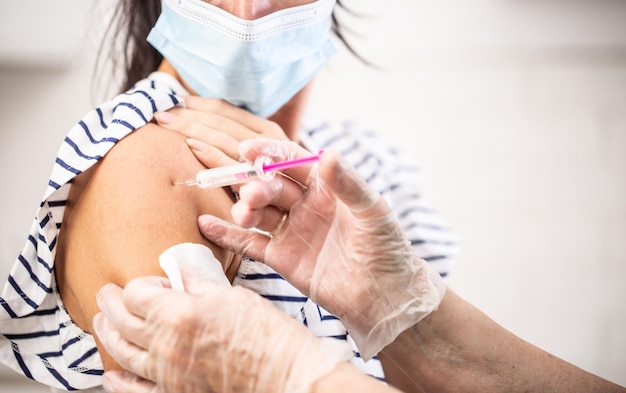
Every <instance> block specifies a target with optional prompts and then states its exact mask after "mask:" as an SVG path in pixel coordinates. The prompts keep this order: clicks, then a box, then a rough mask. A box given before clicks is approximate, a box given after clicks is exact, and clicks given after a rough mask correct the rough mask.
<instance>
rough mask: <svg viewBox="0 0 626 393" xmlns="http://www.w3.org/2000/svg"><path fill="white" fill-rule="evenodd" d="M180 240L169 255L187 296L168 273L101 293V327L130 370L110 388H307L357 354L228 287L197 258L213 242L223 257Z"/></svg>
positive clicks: (264, 391)
mask: <svg viewBox="0 0 626 393" xmlns="http://www.w3.org/2000/svg"><path fill="white" fill-rule="evenodd" d="M174 247H178V248H179V249H177V250H174V252H170V251H171V250H172V249H170V250H168V251H166V253H168V252H169V259H170V260H171V259H172V258H174V259H176V260H177V262H178V267H179V271H180V274H181V278H182V283H183V285H184V287H185V289H186V291H187V293H185V292H183V291H180V290H173V289H171V288H170V281H169V280H168V279H165V278H162V277H143V278H138V279H135V280H133V281H131V282H129V283H128V285H127V286H126V287H125V288H124V289H122V288H120V287H118V286H116V285H113V284H109V285H106V286H104V287H103V288H102V289H101V290H100V292H99V293H98V306H99V307H100V309H101V311H102V312H101V313H100V314H97V315H96V316H95V317H94V328H95V330H96V333H97V335H98V337H99V339H100V341H101V343H102V344H103V345H104V347H105V348H106V350H107V351H108V352H109V353H110V354H111V355H112V356H113V357H114V358H115V359H116V360H117V361H118V363H119V364H120V365H121V366H122V367H123V368H125V369H126V370H128V372H126V371H107V372H106V373H105V374H104V376H103V385H104V387H105V389H106V390H107V391H108V392H125V393H126V392H128V393H148V392H176V393H188V392H203V393H204V392H226V393H227V392H242V391H246V392H257V393H270V392H271V393H274V392H289V393H291V392H307V391H309V388H310V386H311V385H312V384H314V383H315V382H316V381H317V380H318V379H320V378H322V377H323V376H325V375H326V374H328V373H330V372H331V371H332V370H333V369H334V368H335V367H337V365H338V364H339V363H342V362H344V361H345V360H347V359H348V358H349V357H350V356H351V355H352V352H351V351H350V350H349V348H348V346H347V345H346V344H345V343H342V342H340V341H337V340H333V339H319V338H317V337H314V336H313V335H311V334H310V333H309V332H308V330H307V329H306V328H305V327H304V326H303V325H302V324H300V323H299V322H297V321H295V320H293V319H291V318H289V317H288V316H287V315H285V314H283V313H282V312H280V311H279V310H278V309H276V308H275V307H274V306H272V305H271V304H270V303H269V302H268V301H266V300H265V299H263V298H262V297H260V296H258V295H257V294H255V293H253V292H251V291H249V290H247V289H244V288H241V287H235V288H231V287H230V286H229V285H228V281H227V280H226V281H225V282H226V284H224V282H222V283H221V284H219V283H217V282H216V281H214V280H213V279H211V278H210V277H215V270H214V271H213V272H210V271H209V272H206V271H202V269H203V266H209V265H208V264H202V263H200V264H199V263H197V261H198V259H195V261H194V260H193V258H191V259H192V260H191V261H189V260H188V259H189V258H190V255H191V256H193V255H192V254H194V253H196V251H198V250H191V251H192V252H191V253H190V252H189V249H188V247H196V248H198V247H200V248H204V250H199V251H200V254H203V255H204V258H205V260H206V258H213V256H212V254H211V252H210V250H209V249H208V248H206V247H204V246H201V245H195V244H185V245H184V247H182V248H183V249H182V250H181V247H180V245H179V246H174ZM185 247H187V249H184V248H185ZM179 251H180V252H179ZM196 254H197V253H196ZM181 256H182V258H181ZM188 261H189V262H191V265H190V264H188V263H186V262H188ZM217 266H220V265H219V263H218V264H217ZM218 269H219V268H218ZM220 273H221V272H220ZM221 274H222V275H223V273H221Z"/></svg>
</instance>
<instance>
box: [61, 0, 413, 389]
mask: <svg viewBox="0 0 626 393" xmlns="http://www.w3.org/2000/svg"><path fill="white" fill-rule="evenodd" d="M311 2H313V0H310V1H309V0H305V1H303V0H289V1H272V0H261V1H214V2H211V3H212V4H214V5H216V6H218V7H220V8H222V9H224V10H225V11H227V12H230V13H231V14H233V15H235V16H238V17H240V18H242V19H249V20H250V19H257V18H260V17H263V16H265V15H268V14H270V13H272V12H275V11H277V10H279V9H284V8H288V7H293V6H297V5H303V4H308V3H311ZM159 71H162V72H166V73H169V74H171V75H173V76H174V77H176V78H177V79H178V80H179V81H180V82H181V83H182V84H183V85H184V86H185V87H186V88H187V89H188V90H189V91H190V92H191V93H192V94H193V90H192V89H191V88H190V87H189V86H188V85H186V83H185V81H184V80H183V79H182V78H181V77H180V76H179V75H178V73H177V72H176V70H175V69H174V68H173V67H172V66H171V64H170V63H169V62H168V61H167V60H164V61H163V63H162V64H161V66H160V67H159ZM311 87H312V83H309V84H308V85H307V86H305V87H304V88H303V89H302V90H301V91H300V92H298V93H297V94H296V95H295V96H294V97H293V98H292V99H291V100H290V101H289V102H287V103H286V104H285V105H284V106H283V107H282V108H280V109H279V110H278V112H276V113H275V114H274V115H272V116H271V117H270V118H269V120H271V121H273V122H275V123H276V124H278V125H279V126H280V128H282V131H283V132H284V135H286V136H287V137H288V138H290V139H292V140H294V141H298V140H297V135H298V131H299V126H300V124H301V119H302V116H303V114H304V109H305V107H306V104H307V102H308V97H309V94H310V91H311ZM204 168H205V166H204V165H203V164H202V163H200V162H199V161H198V159H197V158H196V157H195V156H194V155H193V153H192V152H191V150H190V149H189V146H188V144H187V142H186V137H185V135H183V134H181V133H178V132H175V131H173V130H169V129H166V128H165V127H161V126H159V125H157V124H154V123H149V124H147V125H146V126H144V127H141V128H140V129H138V130H136V131H134V132H133V133H131V134H130V135H129V136H127V137H125V138H124V139H123V140H121V141H120V142H118V143H117V144H116V146H115V147H113V148H112V149H111V151H110V152H109V153H108V154H107V155H106V156H105V157H104V158H103V159H102V160H101V161H100V162H98V163H97V164H95V165H94V167H92V168H91V169H90V170H88V171H86V172H84V173H81V174H80V175H78V176H77V177H76V178H75V180H74V181H73V183H72V188H71V191H70V194H69V197H68V203H67V207H66V210H65V215H64V221H63V226H62V228H61V230H60V235H59V243H58V249H57V254H56V260H55V275H56V279H57V283H58V285H59V291H60V293H61V297H62V299H63V302H64V304H65V307H66V309H67V311H68V313H69V314H70V316H71V318H72V320H73V321H74V323H76V324H77V325H78V326H79V327H80V328H81V329H83V330H84V331H86V332H88V333H90V334H93V331H94V330H93V326H92V319H93V316H94V315H95V314H96V313H98V311H99V309H98V306H97V304H96V294H97V291H98V289H99V288H101V287H102V286H103V285H105V284H106V283H115V284H117V285H119V286H121V287H124V286H125V285H126V284H127V283H128V282H129V281H130V280H132V279H133V278H135V277H140V276H154V275H160V276H163V275H164V273H163V272H162V270H161V269H160V267H159V266H158V256H159V255H160V254H161V253H162V252H163V251H165V250H166V249H167V248H168V247H170V246H172V245H175V244H178V243H182V242H194V243H201V244H205V245H207V246H208V247H209V248H211V250H212V251H213V253H214V254H215V256H216V257H217V259H218V260H220V261H221V262H222V264H223V267H224V271H225V273H226V275H227V277H228V278H229V280H230V281H231V282H232V280H233V279H234V277H235V274H236V272H237V270H238V268H239V263H240V261H241V259H240V256H238V255H236V254H234V253H232V252H230V251H225V250H224V249H221V248H219V247H217V246H216V245H214V244H213V243H211V242H209V241H208V240H206V239H205V238H204V237H203V236H202V235H201V234H200V232H199V230H198V228H197V221H196V219H197V217H198V216H199V215H201V214H212V215H215V216H217V217H220V218H223V219H226V220H231V217H230V208H231V206H232V205H233V203H234V201H233V200H232V197H231V195H230V193H229V192H227V191H226V190H225V189H211V190H202V189H199V188H197V187H186V186H180V185H173V183H174V182H176V181H179V180H181V179H188V178H192V177H194V176H195V173H196V172H197V171H199V170H201V169H204ZM276 214H278V213H276ZM276 219H278V218H276ZM96 344H97V346H98V350H99V353H100V356H101V357H102V361H103V364H104V368H105V370H113V369H120V366H119V365H118V364H117V362H116V361H115V360H113V358H112V357H111V356H110V355H109V354H108V353H107V352H106V350H104V348H103V347H102V345H101V343H100V342H99V341H98V340H97V337H96ZM381 360H382V361H383V365H384V369H385V372H386V374H387V375H388V379H389V382H390V383H392V384H396V385H397V386H401V387H403V388H405V389H406V391H414V392H420V391H421V390H419V389H417V388H416V387H415V385H414V384H413V383H412V382H411V381H410V380H409V379H408V378H407V377H406V376H405V375H404V373H403V372H402V371H401V370H399V368H398V367H397V366H395V364H394V363H393V362H390V361H389V360H388V359H381Z"/></svg>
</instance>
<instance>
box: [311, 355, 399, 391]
mask: <svg viewBox="0 0 626 393" xmlns="http://www.w3.org/2000/svg"><path fill="white" fill-rule="evenodd" d="M326 392H368V393H392V392H398V391H397V390H396V389H394V388H392V387H390V386H387V385H385V384H384V383H382V382H380V381H378V380H377V379H374V378H372V377H370V376H368V375H365V374H363V373H361V372H360V371H358V370H357V369H355V368H354V367H353V366H352V365H351V364H350V363H347V362H344V363H340V364H338V365H337V366H336V367H335V368H334V369H333V370H332V371H331V372H329V373H328V374H327V375H325V376H324V377H323V378H321V379H320V380H318V381H317V382H315V383H314V384H313V386H312V387H311V390H310V393H326Z"/></svg>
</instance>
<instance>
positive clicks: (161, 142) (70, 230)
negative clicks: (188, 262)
mask: <svg viewBox="0 0 626 393" xmlns="http://www.w3.org/2000/svg"><path fill="white" fill-rule="evenodd" d="M200 169H203V167H202V165H201V164H200V163H199V162H198V161H197V160H196V159H195V157H194V156H193V154H192V153H191V152H190V151H189V149H188V147H187V145H186V143H185V140H184V137H183V136H182V135H180V134H177V133H174V132H172V131H168V130H165V129H163V128H160V127H158V126H156V125H154V124H149V125H147V126H144V127H143V128H141V129H139V130H137V131H135V132H134V133H132V134H130V135H129V136H127V137H126V138H124V139H123V140H121V141H120V142H118V144H117V145H116V146H115V147H114V148H113V149H112V150H111V151H110V152H109V153H108V154H107V155H106V156H105V157H104V158H103V159H102V160H101V161H100V162H99V163H98V164H97V165H96V166H95V167H94V168H93V169H91V170H90V171H89V172H86V173H84V174H83V175H80V176H79V177H78V178H77V179H76V180H75V184H74V185H73V186H72V190H71V193H70V198H69V200H68V206H67V207H66V213H65V217H64V220H63V224H62V228H61V235H60V244H59V250H58V254H57V262H56V264H57V266H56V274H57V279H58V282H59V287H60V290H61V296H62V298H63V301H64V304H65V307H66V308H67V309H68V312H69V313H70V316H71V317H72V319H73V320H74V322H75V323H77V324H78V325H79V326H80V327H81V328H83V329H84V330H86V331H88V332H92V318H93V316H94V315H95V314H96V313H97V312H98V308H97V305H96V294H97V292H98V290H99V289H100V288H101V287H102V286H103V285H104V284H106V283H108V282H113V283H116V284H118V285H121V286H123V285H125V284H126V283H127V282H128V281H129V280H131V279H132V278H134V277H138V276H146V275H163V272H162V271H161V269H160V268H159V265H158V256H159V255H160V254H161V253H162V252H163V251H164V250H165V249H167V248H168V247H170V246H172V245H174V244H178V243H182V242H195V243H203V244H206V245H207V246H209V247H210V248H211V249H212V250H213V252H214V254H215V256H216V257H217V258H218V259H219V260H220V261H221V262H222V263H223V264H225V268H227V267H228V264H229V263H231V261H232V259H233V257H232V254H230V253H227V252H225V251H223V250H221V249H218V248H217V247H216V246H214V245H212V244H210V243H209V242H208V241H207V240H206V239H204V238H203V237H202V236H201V234H200V232H199V231H198V227H197V217H198V215H199V214H201V213H211V214H214V215H217V216H220V217H222V218H227V217H230V207H231V205H232V201H231V198H230V196H229V195H228V194H227V193H226V192H225V190H224V189H214V190H201V189H199V188H197V187H188V186H184V185H174V184H173V183H174V182H175V181H179V180H184V179H187V178H189V177H193V176H194V175H195V173H196V172H197V171H198V170H200ZM100 348H101V347H100ZM101 355H102V358H103V361H104V364H105V369H110V368H111V367H114V366H115V364H114V363H113V361H112V360H111V359H110V358H109V357H108V356H107V355H106V354H104V353H102V351H101Z"/></svg>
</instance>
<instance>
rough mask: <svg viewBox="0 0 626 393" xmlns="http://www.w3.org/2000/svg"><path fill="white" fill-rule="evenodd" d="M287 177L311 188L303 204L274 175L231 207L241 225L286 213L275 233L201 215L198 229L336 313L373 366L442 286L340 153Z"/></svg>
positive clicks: (272, 146) (288, 151) (260, 148)
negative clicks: (375, 358)
mask: <svg viewBox="0 0 626 393" xmlns="http://www.w3.org/2000/svg"><path fill="white" fill-rule="evenodd" d="M240 153H241V155H242V156H243V157H244V158H246V159H248V160H253V159H254V158H255V157H256V156H258V155H267V156H270V157H275V158H276V160H277V161H279V160H284V159H293V158H294V157H296V158H299V157H304V156H308V155H311V153H310V152H307V151H306V150H304V149H303V148H301V147H300V146H298V145H297V144H295V143H293V142H278V141H271V140H259V139H257V140H251V141H245V142H242V143H241V144H240ZM287 175H288V176H289V177H290V178H292V179H294V180H296V181H298V182H301V183H303V184H305V186H306V187H305V189H304V190H303V191H302V193H301V195H300V197H299V198H297V199H295V200H294V198H293V195H289V196H285V197H282V196H281V193H280V192H279V191H281V190H283V189H284V188H285V187H283V186H277V185H276V184H273V183H275V182H284V181H285V179H286V178H285V177H281V176H276V177H275V178H274V180H272V181H270V182H260V181H259V182H251V183H248V184H246V185H244V186H243V187H242V188H241V191H240V197H241V199H240V201H239V202H237V204H236V205H235V206H234V207H233V211H232V213H233V217H234V219H235V221H236V222H238V223H239V224H242V223H245V226H254V225H256V224H257V223H260V222H262V221H263V220H265V217H267V216H269V215H268V214H264V212H265V210H266V209H276V207H277V206H278V207H279V208H281V209H285V210H288V211H289V215H288V218H287V219H286V220H284V221H281V223H280V225H279V226H280V228H279V229H278V230H276V231H274V232H273V233H271V234H270V235H269V236H268V235H264V234H262V233H259V232H257V231H253V230H247V229H244V228H241V227H239V226H237V225H233V224H230V223H227V222H225V221H222V220H220V219H218V218H215V217H212V216H201V217H200V218H199V226H200V230H201V232H202V233H203V235H204V236H205V237H206V238H208V239H209V240H211V241H213V242H215V243H216V244H218V245H220V246H222V247H225V248H228V249H231V250H233V251H235V252H237V253H240V254H242V255H245V256H247V257H250V258H252V259H255V260H258V261H263V262H265V263H266V264H267V265H269V266H271V267H272V268H273V269H274V270H276V271H277V272H278V273H279V274H281V275H282V276H283V277H284V278H285V279H287V280H288V281H289V282H290V283H292V284H293V285H294V286H296V287H297V288H298V289H299V290H300V291H302V292H303V293H305V294H307V295H308V296H310V297H311V299H313V300H314V301H315V302H316V303H317V304H319V305H321V306H323V307H324V308H326V309H327V310H328V311H330V312H332V313H333V314H334V315H335V316H337V317H338V318H339V319H340V320H341V321H342V322H343V323H344V325H345V326H346V328H347V330H348V332H349V333H350V335H351V336H352V338H353V339H354V341H355V343H356V344H357V346H358V348H359V350H360V352H361V356H362V357H363V358H364V359H365V360H368V359H370V358H371V357H372V356H373V355H375V354H376V353H377V352H379V351H380V350H381V349H382V348H384V347H385V346H386V345H388V344H389V343H391V342H392V341H393V340H395V338H396V337H397V336H398V335H399V334H400V333H402V332H403V331H404V330H406V329H408V328H409V327H410V326H413V325H414V324H416V323H417V322H418V321H420V320H421V319H422V318H424V317H425V316H427V315H428V314H429V313H431V312H432V311H433V310H435V309H437V307H438V306H439V304H440V302H441V300H442V298H443V296H444V294H445V285H444V283H443V281H442V279H441V277H440V276H439V275H438V274H437V273H436V272H434V271H433V270H431V269H429V267H428V265H427V263H426V262H425V261H423V260H422V259H420V258H419V257H418V256H417V255H416V254H415V252H414V250H413V248H412V247H411V245H410V243H409V242H408V240H407V239H406V238H405V237H404V235H403V233H402V231H401V229H400V227H399V226H398V223H397V222H396V219H395V217H394V215H393V213H392V212H391V210H390V208H389V206H388V205H387V203H386V202H385V200H384V199H383V198H382V197H381V196H380V195H379V194H377V193H376V192H374V191H373V190H372V189H370V188H369V186H368V185H367V184H366V183H365V181H364V180H363V179H362V178H361V176H360V175H359V174H358V172H357V171H356V170H355V169H354V168H353V167H351V166H350V165H349V164H348V163H346V162H345V160H343V159H341V157H339V156H338V155H337V154H336V153H334V152H332V151H327V152H324V153H323V154H322V156H321V159H320V161H319V163H318V164H317V165H315V166H313V168H312V169H311V168H310V167H309V168H302V167H301V168H294V170H291V171H289V172H287ZM242 225H244V224H242ZM263 225H264V226H265V227H271V225H270V224H268V223H267V222H264V223H263ZM274 225H276V224H274Z"/></svg>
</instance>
